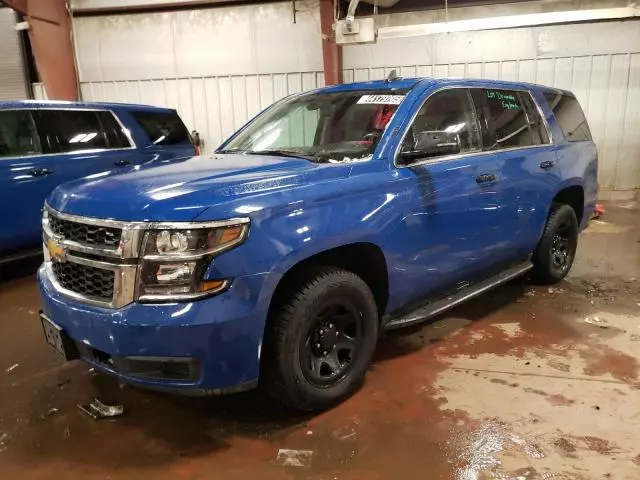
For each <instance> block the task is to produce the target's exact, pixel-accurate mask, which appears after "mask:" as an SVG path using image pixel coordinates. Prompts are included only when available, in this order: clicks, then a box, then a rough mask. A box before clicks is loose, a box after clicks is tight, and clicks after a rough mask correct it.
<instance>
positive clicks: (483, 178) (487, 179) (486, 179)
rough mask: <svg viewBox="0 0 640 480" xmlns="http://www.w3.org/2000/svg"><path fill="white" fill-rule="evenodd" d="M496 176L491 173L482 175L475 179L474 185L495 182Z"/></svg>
mask: <svg viewBox="0 0 640 480" xmlns="http://www.w3.org/2000/svg"><path fill="white" fill-rule="evenodd" d="M495 179H496V176H495V175H494V174H493V173H483V174H482V175H478V176H477V177H476V183H489V182H493V181H495Z"/></svg>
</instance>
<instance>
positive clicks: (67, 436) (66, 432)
mask: <svg viewBox="0 0 640 480" xmlns="http://www.w3.org/2000/svg"><path fill="white" fill-rule="evenodd" d="M64 438H66V439H69V438H71V430H69V427H64Z"/></svg>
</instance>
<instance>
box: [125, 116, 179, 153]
mask: <svg viewBox="0 0 640 480" xmlns="http://www.w3.org/2000/svg"><path fill="white" fill-rule="evenodd" d="M131 115H132V116H133V118H134V119H135V121H136V122H138V124H140V126H141V127H142V128H143V129H144V131H145V132H146V133H147V136H148V137H149V140H151V143H153V144H154V145H179V144H183V143H191V137H190V136H189V132H188V130H187V127H185V126H184V123H182V120H180V117H179V116H178V114H177V113H176V112H140V111H133V112H131Z"/></svg>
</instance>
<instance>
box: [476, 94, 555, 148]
mask: <svg viewBox="0 0 640 480" xmlns="http://www.w3.org/2000/svg"><path fill="white" fill-rule="evenodd" d="M474 96H475V100H476V102H478V103H480V105H481V109H482V118H483V120H484V122H483V123H484V127H485V128H486V129H487V130H488V134H486V135H483V138H484V139H485V149H487V150H502V149H505V148H522V147H529V146H534V145H542V144H546V143H548V142H549V138H548V135H547V132H546V129H545V127H544V124H543V121H542V118H541V117H540V114H539V112H538V110H537V108H536V107H535V104H534V103H533V100H532V99H531V96H530V95H529V93H527V92H520V91H517V90H493V89H491V90H489V89H482V90H480V91H479V92H475V95H474Z"/></svg>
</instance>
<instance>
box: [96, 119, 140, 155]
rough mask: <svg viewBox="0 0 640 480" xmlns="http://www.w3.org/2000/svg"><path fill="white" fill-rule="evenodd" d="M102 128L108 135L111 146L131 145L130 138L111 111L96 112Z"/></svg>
mask: <svg viewBox="0 0 640 480" xmlns="http://www.w3.org/2000/svg"><path fill="white" fill-rule="evenodd" d="M96 115H97V116H98V119H99V120H100V124H101V125H102V129H103V130H104V133H105V135H106V136H107V144H108V146H109V148H128V147H131V146H132V145H131V142H130V141H129V138H128V137H127V135H126V134H125V133H124V131H123V130H122V128H123V127H122V126H121V125H120V123H118V121H117V120H116V119H115V117H114V116H113V113H111V112H109V111H106V110H104V111H101V112H96Z"/></svg>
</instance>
